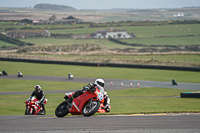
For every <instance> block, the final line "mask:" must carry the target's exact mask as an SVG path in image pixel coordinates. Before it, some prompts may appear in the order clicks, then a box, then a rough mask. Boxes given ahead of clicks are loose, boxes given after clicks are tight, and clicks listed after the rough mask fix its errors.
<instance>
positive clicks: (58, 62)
mask: <svg viewBox="0 0 200 133" xmlns="http://www.w3.org/2000/svg"><path fill="white" fill-rule="evenodd" d="M0 61H13V62H29V63H42V64H61V65H79V66H98V67H120V68H140V69H161V70H176V71H195V72H200V67H182V66H159V65H135V64H117V63H91V62H70V61H53V60H36V59H21V58H4V57H0Z"/></svg>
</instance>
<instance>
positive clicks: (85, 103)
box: [55, 87, 111, 117]
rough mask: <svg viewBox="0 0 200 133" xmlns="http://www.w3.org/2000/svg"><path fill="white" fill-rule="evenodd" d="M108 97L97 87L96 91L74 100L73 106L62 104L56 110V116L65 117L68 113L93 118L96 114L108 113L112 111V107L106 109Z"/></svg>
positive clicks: (88, 92)
mask: <svg viewBox="0 0 200 133" xmlns="http://www.w3.org/2000/svg"><path fill="white" fill-rule="evenodd" d="M73 94H74V92H71V93H65V99H66V100H67V99H68V98H69V97H71V96H72V95H73ZM105 99H106V95H104V94H102V93H101V92H100V90H99V89H98V87H95V91H94V92H91V91H85V92H84V93H83V94H82V95H80V96H78V97H76V98H74V99H73V100H72V105H71V106H70V105H68V103H67V101H63V102H62V103H60V104H59V105H58V106H57V108H56V110H55V115H56V116H57V117H64V116H66V115H67V114H68V113H70V114H72V115H83V116H86V117H87V116H91V115H93V114H95V113H96V112H99V113H106V112H109V111H108V110H110V109H111V106H110V105H109V107H107V108H106V105H105Z"/></svg>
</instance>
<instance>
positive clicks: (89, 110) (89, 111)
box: [83, 101, 100, 117]
mask: <svg viewBox="0 0 200 133" xmlns="http://www.w3.org/2000/svg"><path fill="white" fill-rule="evenodd" d="M99 107H100V102H99V101H92V102H91V103H89V102H88V103H87V104H86V105H85V106H84V107H83V116H86V117H88V116H91V115H93V114H95V113H96V112H97V111H98V109H99Z"/></svg>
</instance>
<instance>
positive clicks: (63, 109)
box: [55, 101, 69, 117]
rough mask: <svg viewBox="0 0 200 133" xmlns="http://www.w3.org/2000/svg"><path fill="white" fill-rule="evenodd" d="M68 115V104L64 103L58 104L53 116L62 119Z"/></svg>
mask: <svg viewBox="0 0 200 133" xmlns="http://www.w3.org/2000/svg"><path fill="white" fill-rule="evenodd" d="M68 113H69V107H68V103H67V102H66V101H64V102H62V103H60V104H59V105H58V107H57V108H56V110H55V115H56V116H57V117H64V116H66V115H67V114H68Z"/></svg>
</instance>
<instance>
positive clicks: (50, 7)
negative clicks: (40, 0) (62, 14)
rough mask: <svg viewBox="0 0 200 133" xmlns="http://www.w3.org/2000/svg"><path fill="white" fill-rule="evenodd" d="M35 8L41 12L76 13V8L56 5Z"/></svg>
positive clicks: (38, 5) (41, 5)
mask: <svg viewBox="0 0 200 133" xmlns="http://www.w3.org/2000/svg"><path fill="white" fill-rule="evenodd" d="M34 8H35V9H40V10H57V11H76V9H75V8H73V7H70V6H63V5H54V4H36V5H35V6H34Z"/></svg>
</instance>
